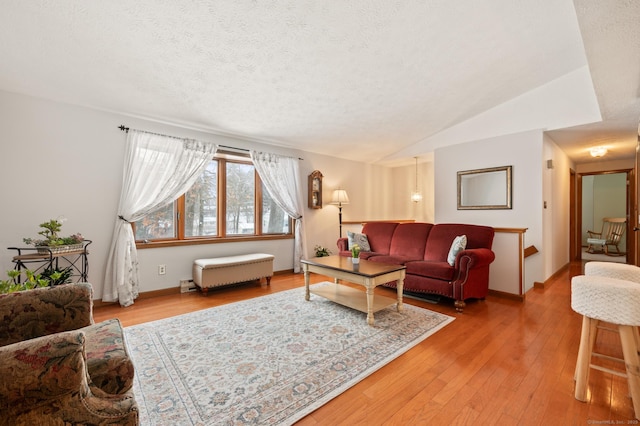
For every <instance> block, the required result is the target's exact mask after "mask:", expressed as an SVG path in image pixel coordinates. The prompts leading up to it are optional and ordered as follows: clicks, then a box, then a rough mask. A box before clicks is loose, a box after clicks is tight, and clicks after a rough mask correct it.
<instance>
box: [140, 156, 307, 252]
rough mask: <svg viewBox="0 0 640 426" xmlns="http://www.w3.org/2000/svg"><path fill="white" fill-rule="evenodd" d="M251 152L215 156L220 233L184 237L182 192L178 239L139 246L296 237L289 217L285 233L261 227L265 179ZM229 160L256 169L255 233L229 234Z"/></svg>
mask: <svg viewBox="0 0 640 426" xmlns="http://www.w3.org/2000/svg"><path fill="white" fill-rule="evenodd" d="M248 157H249V156H248V155H238V154H236V153H224V152H222V153H216V155H214V157H213V158H212V161H218V177H217V191H218V208H217V219H216V222H217V223H216V227H217V235H215V236H210V235H203V236H195V237H185V217H186V215H185V211H186V210H185V207H186V202H185V200H186V197H185V194H182V195H181V196H180V197H179V198H178V199H177V200H175V201H174V206H175V207H174V208H175V214H176V217H175V218H174V220H175V222H174V224H175V227H176V237H175V238H162V239H156V240H136V247H137V248H138V249H145V248H157V247H175V246H189V245H198V244H216V243H229V242H241V241H243V242H249V241H265V240H283V239H293V238H294V226H295V223H294V220H293V219H292V218H291V217H289V218H288V220H289V232H288V233H286V234H285V233H282V234H263V230H262V220H263V217H262V214H263V209H262V201H263V200H262V196H263V191H262V180H261V179H260V176H259V175H258V171H257V170H256V169H255V165H254V164H253V162H252V161H251V160H250V159H249V158H248ZM227 163H239V164H249V165H251V166H252V167H253V168H254V170H253V178H254V185H255V194H254V197H253V202H254V233H253V234H247V235H243V234H230V236H227V234H226V224H227V222H226V221H227V217H226V216H227V214H226V212H227V193H226V185H227ZM131 226H132V228H133V234H134V236H135V223H132V224H131Z"/></svg>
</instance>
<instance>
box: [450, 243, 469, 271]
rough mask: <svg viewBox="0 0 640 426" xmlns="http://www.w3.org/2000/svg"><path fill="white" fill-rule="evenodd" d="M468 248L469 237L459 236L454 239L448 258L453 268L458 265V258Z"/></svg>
mask: <svg viewBox="0 0 640 426" xmlns="http://www.w3.org/2000/svg"><path fill="white" fill-rule="evenodd" d="M465 247H467V236H466V235H458V236H457V237H455V238H454V239H453V243H451V248H450V249H449V255H448V256H447V263H448V264H449V265H451V266H453V265H455V263H456V256H458V253H460V252H461V251H462V250H464V249H465Z"/></svg>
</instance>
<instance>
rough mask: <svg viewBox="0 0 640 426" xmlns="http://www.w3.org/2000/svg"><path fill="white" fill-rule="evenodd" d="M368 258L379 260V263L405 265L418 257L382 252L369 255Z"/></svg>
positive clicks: (373, 260) (374, 260)
mask: <svg viewBox="0 0 640 426" xmlns="http://www.w3.org/2000/svg"><path fill="white" fill-rule="evenodd" d="M367 260H370V261H372V262H379V263H390V264H392V265H404V264H405V263H407V262H411V261H412V260H416V259H414V258H412V257H409V256H400V255H397V256H394V255H392V254H382V255H377V256H371V257H368V258H367Z"/></svg>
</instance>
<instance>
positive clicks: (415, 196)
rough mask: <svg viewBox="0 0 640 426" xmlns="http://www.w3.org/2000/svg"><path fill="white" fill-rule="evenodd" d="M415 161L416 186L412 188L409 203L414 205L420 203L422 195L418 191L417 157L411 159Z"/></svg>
mask: <svg viewBox="0 0 640 426" xmlns="http://www.w3.org/2000/svg"><path fill="white" fill-rule="evenodd" d="M413 158H415V159H416V186H415V187H414V191H413V192H412V193H411V201H413V202H414V203H417V202H420V201H422V194H421V193H420V191H418V157H413Z"/></svg>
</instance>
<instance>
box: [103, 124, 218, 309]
mask: <svg viewBox="0 0 640 426" xmlns="http://www.w3.org/2000/svg"><path fill="white" fill-rule="evenodd" d="M216 149H217V145H215V144H213V143H207V142H200V141H196V140H193V139H181V138H175V137H171V136H164V135H158V134H155V133H148V132H142V131H137V130H129V133H128V135H127V148H126V153H125V164H124V172H123V180H122V193H121V194H120V203H119V206H118V218H117V219H116V223H115V227H114V231H113V238H112V241H111V249H110V251H109V258H108V259H107V270H106V275H105V280H104V292H103V296H102V300H103V301H105V302H115V301H118V302H120V305H122V306H129V305H131V304H133V300H134V299H135V298H136V297H138V287H139V282H138V255H137V251H136V243H135V236H134V235H133V229H132V228H131V223H133V222H135V221H137V220H140V219H142V218H143V217H144V216H146V215H147V214H149V213H151V212H153V211H154V210H156V209H157V208H159V207H162V206H164V205H166V204H168V203H170V202H172V201H174V200H176V199H177V198H178V197H180V196H181V195H182V194H183V193H185V192H186V191H187V190H188V189H189V188H190V187H191V186H192V185H193V184H194V182H195V181H196V179H198V177H199V176H200V175H201V174H202V173H203V172H204V169H205V167H206V166H207V164H208V163H209V161H211V159H212V158H213V155H214V154H215V152H216Z"/></svg>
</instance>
